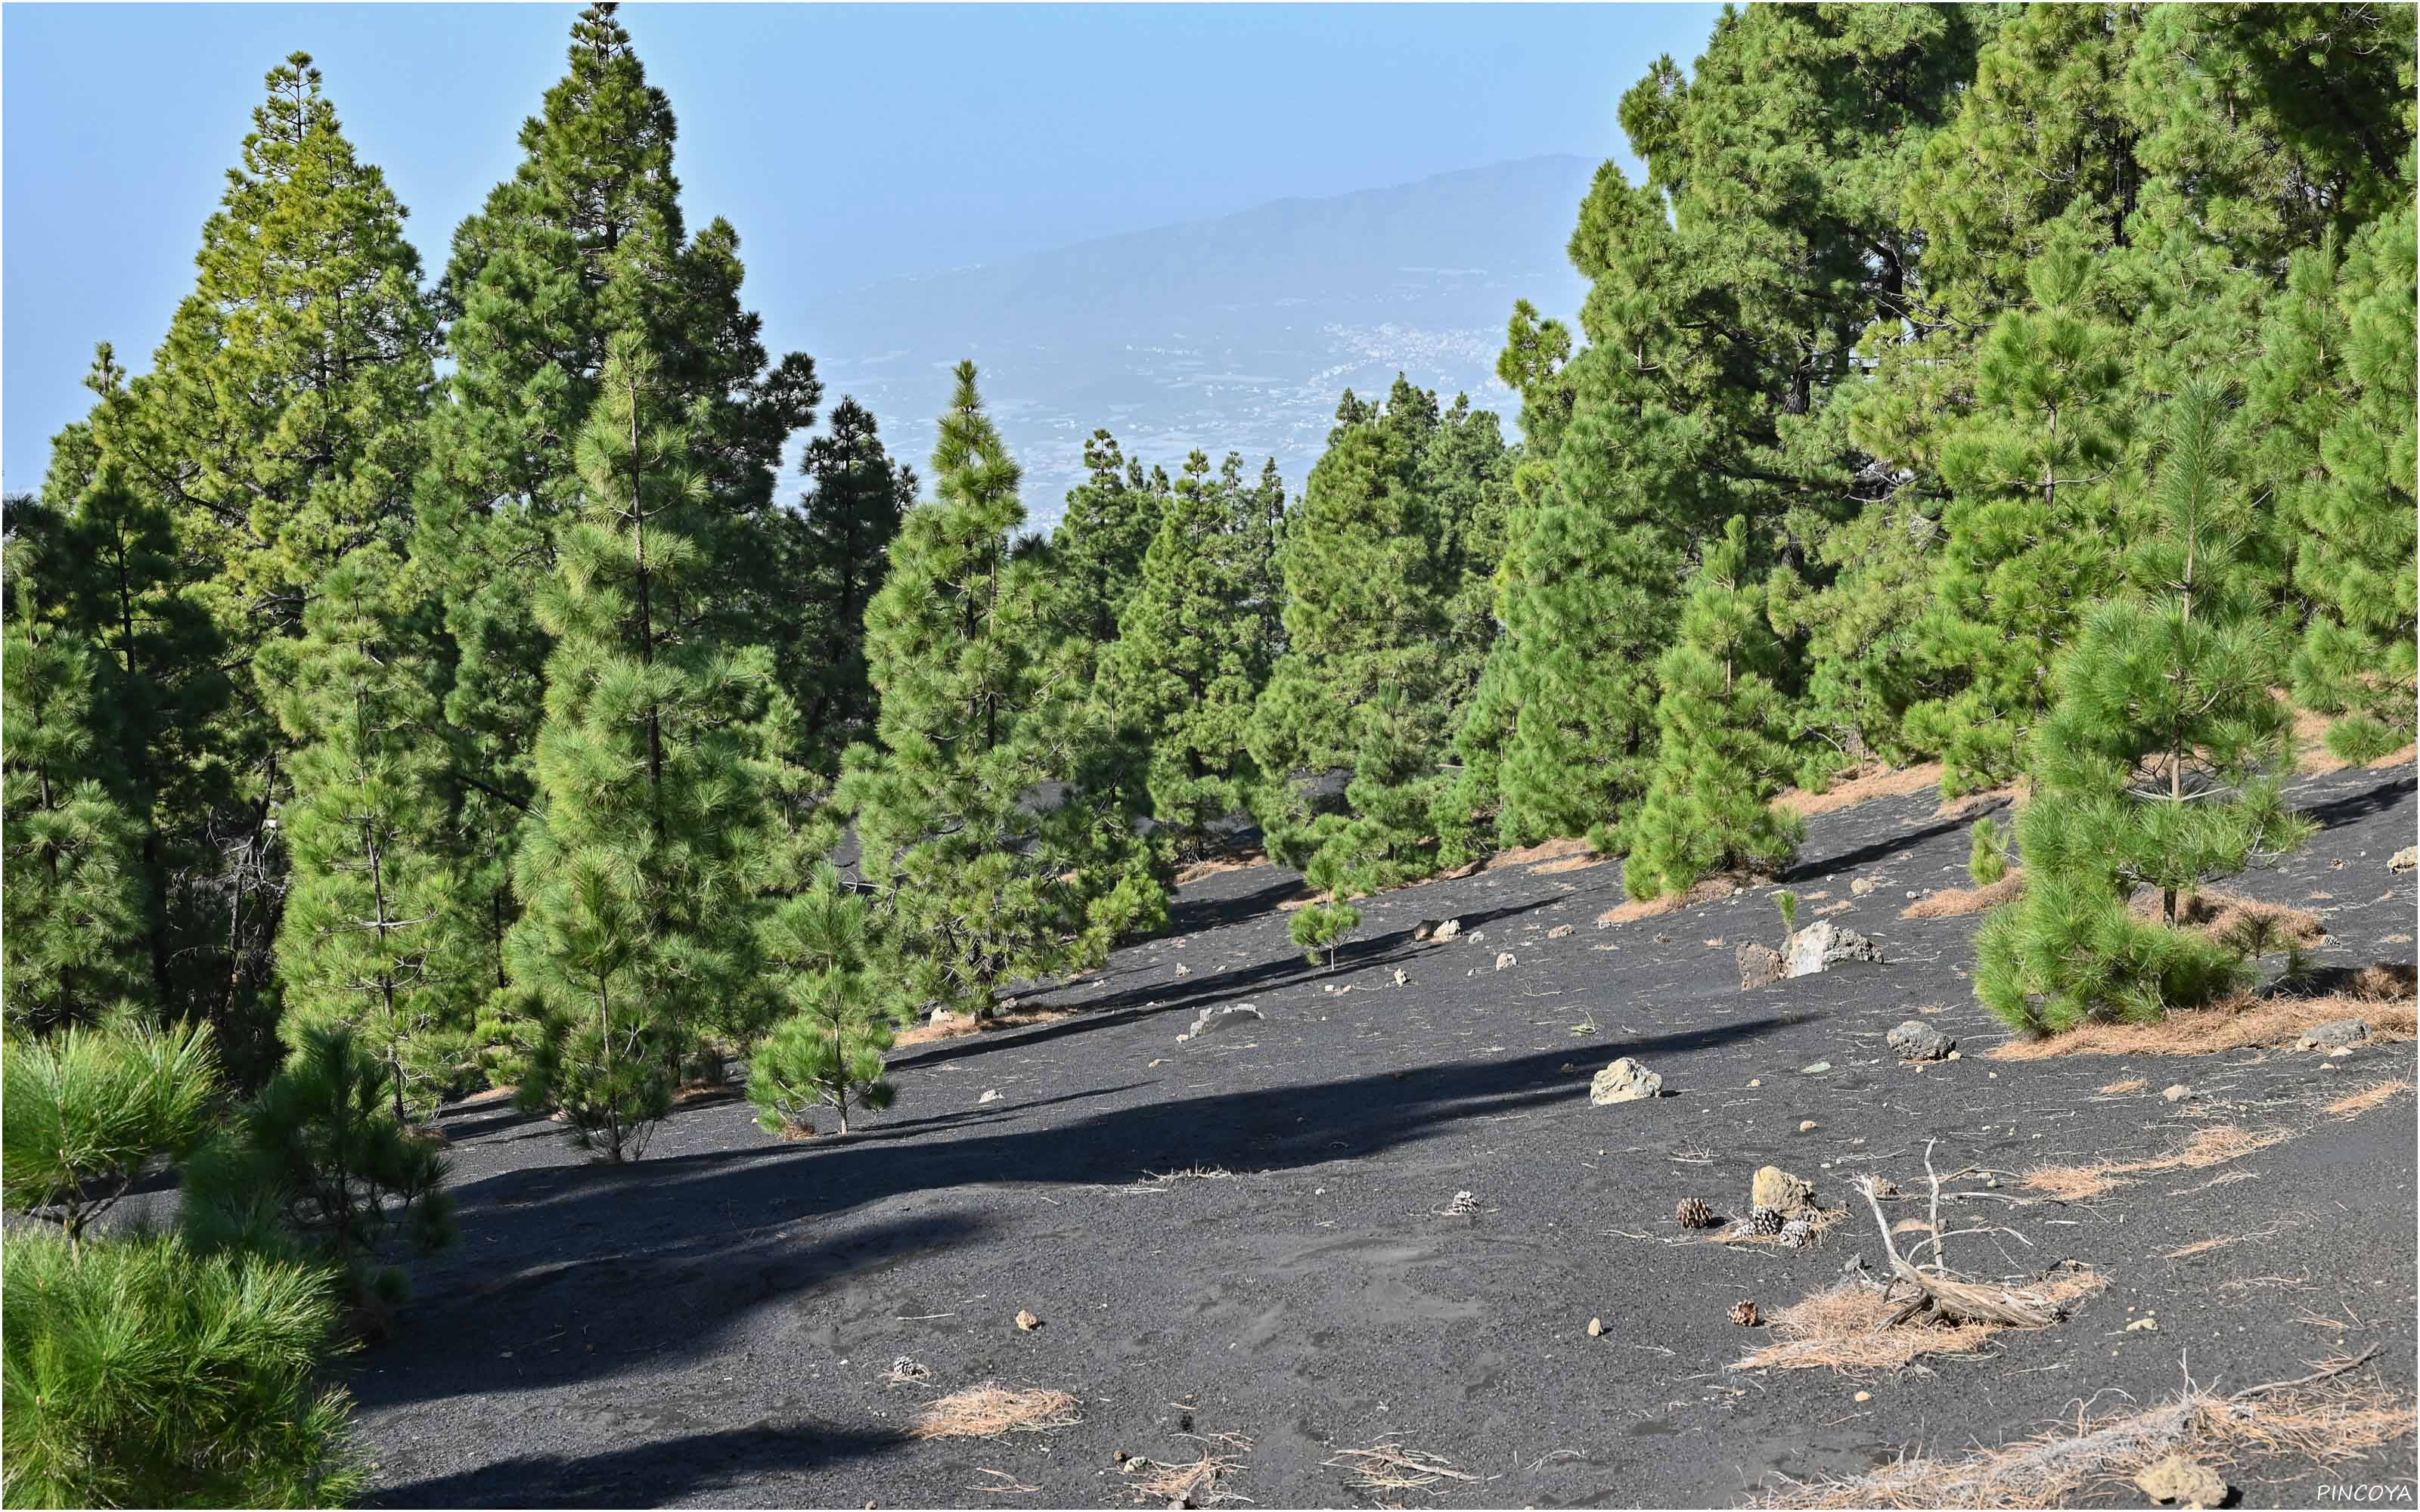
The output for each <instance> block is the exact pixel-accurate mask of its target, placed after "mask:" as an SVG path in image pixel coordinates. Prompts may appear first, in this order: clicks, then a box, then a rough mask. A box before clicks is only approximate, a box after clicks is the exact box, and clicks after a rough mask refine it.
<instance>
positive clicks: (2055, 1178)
mask: <svg viewBox="0 0 2420 1512" xmlns="http://www.w3.org/2000/svg"><path fill="white" fill-rule="evenodd" d="M2292 1137H2293V1134H2292V1132H2291V1131H2290V1130H2286V1129H2268V1130H2263V1131H2261V1132H2260V1133H2257V1134H2255V1133H2253V1132H2252V1131H2251V1130H2248V1129H2241V1128H2238V1127H2237V1126H2235V1125H2234V1124H2231V1123H2214V1124H2211V1126H2209V1127H2208V1128H2206V1129H2196V1130H2195V1131H2194V1133H2193V1137H2192V1138H2190V1139H2188V1140H2186V1141H2185V1142H2184V1143H2183V1144H2182V1145H2180V1146H2179V1147H2178V1148H2177V1149H2172V1150H2170V1151H2169V1152H2168V1153H2166V1154H2164V1155H2153V1156H2150V1157H2149V1158H2148V1159H2144V1160H2130V1161H2107V1162H2103V1163H2102V1164H2100V1165H2037V1166H2035V1167H2034V1168H2033V1169H2032V1170H2029V1171H2027V1172H2025V1186H2026V1187H2027V1188H2028V1189H2029V1190H2032V1191H2035V1192H2040V1193H2041V1194H2042V1195H2043V1196H2048V1197H2052V1198H2054V1199H2055V1200H2057V1201H2060V1202H2080V1201H2082V1200H2084V1199H2085V1198H2086V1197H2097V1196H2101V1195H2102V1194H2103V1193H2107V1192H2114V1191H2116V1190H2117V1189H2118V1188H2119V1187H2121V1186H2132V1185H2133V1181H2132V1180H2128V1178H2131V1177H2135V1176H2145V1175H2149V1173H2151V1172H2153V1171H2178V1170H2194V1171H2197V1170H2202V1169H2205V1168H2207V1167H2209V1166H2211V1165H2225V1164H2226V1163H2227V1162H2228V1161H2231V1160H2241V1159H2242V1158H2243V1157H2244V1156H2246V1155H2249V1154H2251V1153H2253V1152H2254V1151H2255V1150H2261V1149H2268V1148H2269V1147H2270V1146H2271V1145H2275V1144H2283V1143H2284V1142H2285V1141H2287V1140H2288V1139H2291V1138H2292Z"/></svg>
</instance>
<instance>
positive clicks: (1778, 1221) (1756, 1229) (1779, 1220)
mask: <svg viewBox="0 0 2420 1512" xmlns="http://www.w3.org/2000/svg"><path fill="white" fill-rule="evenodd" d="M1787 1223H1788V1220H1787V1219H1785V1218H1783V1217H1782V1216H1781V1210H1780V1209H1779V1208H1752V1209H1750V1210H1749V1211H1748V1215H1747V1227H1748V1232H1750V1233H1753V1234H1777V1233H1779V1232H1781V1230H1782V1228H1783V1227H1784V1226H1785V1225H1786V1224H1787Z"/></svg>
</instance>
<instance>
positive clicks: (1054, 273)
mask: <svg viewBox="0 0 2420 1512" xmlns="http://www.w3.org/2000/svg"><path fill="white" fill-rule="evenodd" d="M1595 168H1596V164H1595V163H1594V162H1592V161H1590V160H1588V159H1585V158H1580V157H1576V156H1552V157H1540V158H1528V159H1523V160H1520V161H1517V162H1502V163H1496V164H1493V165H1491V166H1488V167H1483V168H1473V169H1466V170H1462V171H1459V172H1455V173H1448V174H1439V175H1436V176H1435V177H1429V178H1423V179H1420V180H1419V181H1418V182H1415V183H1409V184H1400V185H1395V186H1392V187H1389V188H1386V189H1373V190H1364V191H1361V192H1358V193H1350V194H1342V195H1338V196H1335V197H1332V198H1326V199H1299V198H1297V199H1282V200H1276V201H1273V202H1271V203H1269V204H1266V205H1262V206H1258V207H1255V208H1251V209H1248V210H1243V211H1239V212H1237V213H1235V214H1233V215H1227V216H1221V217H1218V218H1216V219H1211V220H1203V221H1194V222H1187V223H1183V224H1174V225H1168V226H1160V227H1156V228H1153V229H1150V230H1144V231H1134V232H1126V233H1123V234H1120V235H1117V236H1110V237H1103V238H1100V239H1094V240H1090V241H1083V242H1078V243H1076V244H1074V245H1072V246H1067V247H1062V248H1058V249H1056V250H1053V251H1049V252H1043V253H1034V254H1030V255H1023V256H1018V257H1013V258H1007V259H1003V260H1001V261H1000V262H997V263H990V264H985V265H979V266H975V267H969V268H960V269H955V270H950V271H946V272H939V273H931V274H923V275H918V276H914V277H902V278H895V279H888V280H884V281H882V282H880V283H876V284H872V285H866V286H863V287H861V288H858V289H854V290H851V291H849V292H848V293H846V294H844V295H841V296H839V297H838V298H836V299H834V300H833V301H830V305H829V306H828V307H826V308H824V309H822V310H819V311H815V312H813V313H812V316H811V318H810V321H809V332H810V346H809V349H810V350H812V351H813V352H814V354H815V358H816V363H817V366H818V367H819V368H820V369H821V371H822V373H823V375H824V379H825V382H826V383H827V385H828V386H829V387H830V392H831V393H833V394H835V395H837V394H840V393H853V394H855V395H856V396H857V398H858V399H859V401H860V402H861V403H863V404H864V405H866V406H867V407H868V408H869V409H872V410H873V411H874V412H875V414H876V417H877V419H878V420H879V421H880V422H881V424H882V430H883V435H884V437H885V439H886V440H887V441H888V442H889V443H890V444H891V446H892V449H893V450H894V451H895V452H896V453H898V454H899V455H903V456H905V457H907V459H909V460H910V461H912V462H914V463H915V464H917V466H918V467H919V469H920V470H921V469H922V468H923V465H924V463H925V460H926V458H927V457H928V456H929V455H930V453H931V450H932V444H933V434H934V421H935V417H936V415H937V414H938V412H939V409H940V408H941V406H942V404H943V403H944V402H945V401H946V399H947V397H948V388H949V384H948V369H949V367H950V365H951V364H952V363H955V362H957V361H959V360H960V359H961V358H967V357H971V358H973V359H974V360H975V362H976V363H978V364H979V365H980V366H981V367H982V368H983V370H984V393H985V398H986V400H987V402H988V403H989V404H990V406H991V408H992V411H993V414H994V416H995V417H996V418H997V420H998V421H999V423H1000V425H1001V431H1002V433H1003V435H1004V436H1005V437H1006V439H1007V440H1008V443H1009V445H1010V447H1011V449H1012V450H1013V451H1015V453H1016V455H1017V458H1018V460H1019V461H1020V462H1022V463H1023V464H1024V466H1025V469H1026V479H1027V481H1026V489H1025V502H1026V508H1027V510H1028V512H1029V513H1030V514H1031V515H1032V517H1033V519H1034V521H1035V522H1036V523H1037V524H1047V523H1048V522H1049V521H1051V520H1054V519H1056V518H1057V517H1058V515H1059V513H1060V510H1061V507H1062V503H1063V496H1064V494H1065V492H1066V490H1067V489H1068V488H1069V487H1071V486H1074V485H1075V484H1076V483H1077V482H1078V481H1079V480H1080V479H1081V477H1082V475H1083V463H1082V453H1083V444H1084V439H1085V438H1086V437H1088V436H1089V435H1091V434H1092V432H1093V431H1094V429H1096V428H1100V427H1107V428H1108V429H1109V430H1110V431H1111V432H1112V433H1114V434H1115V435H1116V437H1117V439H1118V441H1119V443H1120V445H1121V446H1123V447H1124V448H1125V451H1126V453H1127V455H1138V456H1141V457H1143V458H1144V459H1145V460H1146V461H1148V462H1154V463H1159V464H1162V465H1165V466H1167V467H1169V468H1170V469H1171V471H1172V470H1173V469H1174V468H1175V467H1176V466H1177V465H1178V464H1180V463H1182V462H1183V461H1184V459H1185V455H1186V454H1187V452H1188V451H1190V450H1192V449H1193V448H1195V447H1197V446H1198V447H1201V448H1202V450H1204V451H1207V452H1209V453H1210V454H1211V455H1213V456H1214V457H1216V456H1219V455H1224V454H1225V453H1227V452H1228V451H1231V450H1233V451H1239V452H1241V453H1243V454H1244V455H1245V457H1246V459H1247V461H1248V462H1249V465H1250V466H1251V467H1252V468H1253V469H1255V470H1256V469H1257V468H1258V467H1259V465H1260V461H1261V459H1262V458H1263V457H1264V456H1272V455H1273V456H1275V457H1277V459H1278V462H1279V465H1280V468H1281V469H1283V470H1284V471H1285V473H1286V476H1287V478H1288V479H1289V480H1290V482H1291V483H1292V484H1293V486H1295V487H1299V486H1301V484H1302V480H1303V478H1304V477H1305V475H1306V474H1308V473H1309V471H1310V470H1311V463H1312V462H1313V461H1315V460H1316V459H1317V457H1318V455H1319V451H1320V449H1321V447H1322V446H1323V445H1324V444H1325V443H1326V436H1327V431H1328V426H1329V424H1330V419H1331V416H1332V415H1333V413H1334V411H1335V409H1336V401H1337V398H1338V396H1339V394H1340V393H1342V391H1343V390H1344V389H1346V388H1352V389H1355V390H1357V391H1358V392H1362V393H1369V392H1371V391H1373V390H1374V391H1376V392H1378V393H1384V392H1385V390H1386V388H1387V386H1388V384H1390V383H1392V382H1393V381H1394V377H1395V374H1396V372H1397V371H1398V370H1401V371H1403V372H1404V373H1405V374H1406V375H1407V376H1408V377H1410V378H1412V379H1413V381H1415V382H1417V383H1419V384H1421V385H1422V386H1424V387H1430V388H1435V389H1438V390H1440V391H1441V392H1442V393H1445V394H1446V395H1448V396H1450V395H1451V394H1452V393H1456V392H1466V393H1469V394H1470V396H1471V400H1472V402H1473V403H1474V404H1477V405H1480V406H1481V407H1482V408H1489V409H1496V410H1497V411H1498V412H1499V413H1503V414H1504V415H1505V417H1506V421H1507V424H1508V427H1509V425H1510V423H1511V418H1512V417H1511V413H1510V411H1511V409H1512V406H1513V400H1512V393H1511V392H1510V391H1509V390H1507V389H1505V388H1504V387H1503V385H1502V384H1500V383H1498V382H1497V379H1496V376H1495V363H1496V354H1497V351H1498V349H1499V348H1500V347H1502V345H1503V336H1504V324H1505V321H1506V319H1507V318H1508V317H1509V316H1511V314H1512V301H1514V300H1516V299H1524V298H1526V299H1528V300H1530V301H1534V302H1535V303H1537V304H1538V305H1539V306H1540V307H1541V308H1543V309H1544V310H1546V311H1548V312H1549V313H1555V314H1560V315H1563V316H1570V315H1571V314H1572V313H1573V312H1575V310H1576V309H1577V307H1578V303H1579V300H1580V297H1581V294H1582V292H1583V285H1582V284H1581V281H1580V279H1579V276H1578V274H1577V273H1575V271H1574V270H1572V268H1571V266H1570V264H1569V262H1568V261H1567V260H1566V258H1565V256H1564V255H1563V247H1564V243H1565V242H1566V241H1567V240H1568V239H1569V238H1570V234H1571V227H1572V224H1573V223H1574V221H1575V216H1576V214H1577V210H1578V206H1579V201H1580V197H1581V195H1582V194H1584V193H1586V192H1587V189H1588V185H1589V182H1590V178H1591V177H1592V176H1593V175H1594V173H1595Z"/></svg>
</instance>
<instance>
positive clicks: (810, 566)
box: [783, 397, 916, 769]
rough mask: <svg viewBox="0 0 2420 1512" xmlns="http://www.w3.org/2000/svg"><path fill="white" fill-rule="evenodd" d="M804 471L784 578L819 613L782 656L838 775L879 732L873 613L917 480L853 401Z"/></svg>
mask: <svg viewBox="0 0 2420 1512" xmlns="http://www.w3.org/2000/svg"><path fill="white" fill-rule="evenodd" d="M799 471H801V472H803V473H804V474H805V475H806V477H807V478H808V480H809V481H810V484H811V485H812V486H811V487H810V489H809V491H808V494H807V497H806V499H805V500H804V501H802V504H801V507H800V509H799V511H798V512H797V513H796V514H795V515H793V516H791V517H790V518H791V519H792V520H793V521H795V524H794V526H793V528H792V530H791V532H790V549H791V551H792V552H793V553H794V554H793V556H792V557H791V559H790V560H789V561H788V562H786V563H784V569H783V576H784V577H785V578H786V579H789V581H790V582H791V583H792V584H793V592H795V593H796V594H798V595H799V597H800V598H801V599H803V600H804V601H805V602H806V603H807V604H809V605H811V606H813V609H814V623H813V626H812V633H811V635H809V636H808V637H805V638H802V639H801V640H799V642H797V643H796V649H794V650H793V649H789V648H783V649H784V651H785V653H786V654H787V655H789V656H795V657H797V658H798V664H797V665H795V666H792V667H785V669H784V671H783V684H784V685H785V686H789V687H798V688H801V689H804V690H805V692H804V698H805V703H804V707H803V709H802V710H801V717H802V719H803V720H804V722H805V724H806V727H807V728H808V729H809V730H812V731H814V733H815V736H816V741H817V746H818V749H819V750H821V751H823V752H826V753H828V754H827V756H826V758H825V760H826V762H827V764H828V768H829V769H836V768H837V766H838V764H839V756H840V752H841V751H842V750H844V749H845V748H847V747H848V746H850V745H851V744H853V743H855V742H857V741H859V740H862V739H864V738H866V736H868V735H869V734H871V733H873V729H874V704H875V701H874V685H873V684H872V683H871V682H870V681H869V680H868V676H867V672H866V665H865V610H866V606H868V605H869V604H871V603H873V602H874V595H875V594H876V593H877V592H879V591H880V590H881V587H882V574H883V569H884V567H885V566H886V564H887V563H889V561H890V548H891V539H892V536H894V535H896V534H898V533H899V520H900V517H902V516H903V515H905V514H906V513H907V510H908V509H909V508H911V507H912V506H913V505H914V504H915V502H916V474H915V471H913V470H912V469H909V468H907V467H905V466H903V465H900V464H898V463H895V462H893V461H892V459H891V457H890V455H888V454H887V453H885V452H884V451H883V449H882V441H881V439H880V437H879V436H878V435H877V434H876V428H875V422H874V416H873V414H872V413H871V412H869V411H868V410H867V409H865V408H864V407H863V406H861V405H860V404H859V403H858V402H857V401H856V400H854V399H850V398H845V397H844V398H843V399H842V400H841V402H840V403H839V404H838V405H836V406H834V407H833V409H832V412H831V434H830V435H829V436H819V437H817V438H815V439H814V440H811V441H809V442H808V443H807V449H806V455H805V458H804V460H803V461H802V462H801V464H800V467H799Z"/></svg>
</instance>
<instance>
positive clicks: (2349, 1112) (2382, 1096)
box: [2324, 1077, 2412, 1119]
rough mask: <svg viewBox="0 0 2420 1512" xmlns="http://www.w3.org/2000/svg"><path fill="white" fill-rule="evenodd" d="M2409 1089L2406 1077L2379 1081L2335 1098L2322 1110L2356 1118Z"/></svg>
mask: <svg viewBox="0 0 2420 1512" xmlns="http://www.w3.org/2000/svg"><path fill="white" fill-rule="evenodd" d="M2410 1090H2412V1082H2411V1079H2410V1078H2408V1077H2407V1078H2405V1079H2404V1080H2402V1081H2395V1082H2380V1083H2379V1084H2378V1085H2377V1086H2375V1087H2366V1088H2362V1089H2361V1090H2360V1091H2358V1092H2354V1093H2351V1094H2350V1095H2349V1096H2345V1097H2340V1098H2337V1099H2336V1100H2335V1102H2333V1103H2329V1104H2328V1105H2327V1107H2326V1109H2325V1110H2324V1111H2326V1112H2329V1113H2333V1114H2335V1116H2336V1117H2337V1118H2339V1119H2358V1118H2360V1117H2361V1116H2362V1115H2363V1114H2365V1113H2367V1112H2368V1111H2369V1110H2370V1109H2372V1108H2374V1107H2377V1106H2379V1105H2381V1103H2391V1102H2393V1101H2395V1099H2397V1097H2400V1096H2402V1095H2403V1094H2404V1093H2406V1092H2408V1091H2410Z"/></svg>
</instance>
